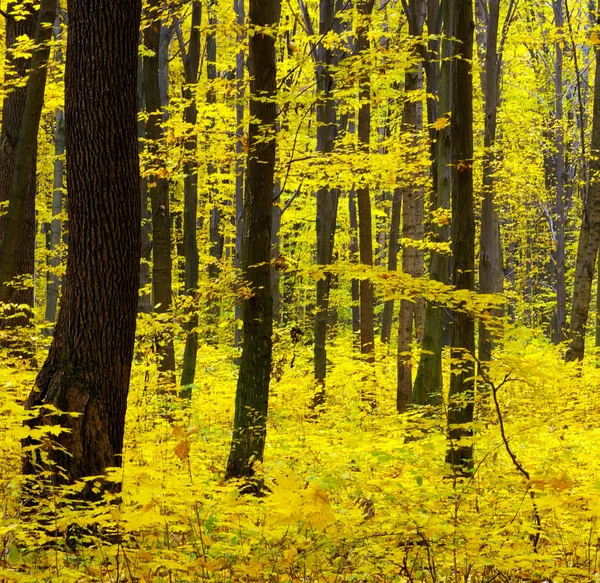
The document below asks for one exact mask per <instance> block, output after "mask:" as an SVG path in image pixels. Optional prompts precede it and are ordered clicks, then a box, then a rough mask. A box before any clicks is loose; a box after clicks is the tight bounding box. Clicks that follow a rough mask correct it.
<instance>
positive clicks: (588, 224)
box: [565, 50, 600, 362]
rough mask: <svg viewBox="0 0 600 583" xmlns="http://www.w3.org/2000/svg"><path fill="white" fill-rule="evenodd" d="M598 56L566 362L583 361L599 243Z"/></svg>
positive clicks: (599, 121)
mask: <svg viewBox="0 0 600 583" xmlns="http://www.w3.org/2000/svg"><path fill="white" fill-rule="evenodd" d="M599 57H600V55H599V54H598V50H596V77H595V81H594V115H593V122H592V143H591V152H590V154H591V156H590V162H589V164H590V168H589V172H590V177H591V181H590V186H589V188H588V197H587V200H586V201H585V204H584V208H583V217H582V220H581V230H580V233H579V248H578V252H577V265H576V267H575V283H574V286H573V307H572V311H571V328H570V334H571V344H570V346H569V349H568V350H567V353H566V356H565V359H566V360H567V362H569V361H573V360H583V355H584V351H585V332H586V325H587V319H588V314H589V309H590V301H591V296H592V282H593V279H594V269H595V266H596V259H597V256H598V246H599V242H600V180H599V178H598V176H599V173H600V159H599V156H600V58H599Z"/></svg>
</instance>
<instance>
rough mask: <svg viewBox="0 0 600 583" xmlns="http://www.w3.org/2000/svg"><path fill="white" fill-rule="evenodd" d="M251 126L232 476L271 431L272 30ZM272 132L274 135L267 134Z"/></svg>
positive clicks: (261, 58)
mask: <svg viewBox="0 0 600 583" xmlns="http://www.w3.org/2000/svg"><path fill="white" fill-rule="evenodd" d="M279 13H280V0H250V10H249V17H250V18H249V24H250V26H251V27H271V28H275V27H277V25H278V22H279ZM248 59H249V74H250V127H249V132H248V160H247V176H246V192H245V197H244V199H245V200H244V225H243V242H242V270H243V276H244V280H245V281H247V282H248V285H249V287H250V289H251V290H252V295H251V296H250V297H245V298H244V300H243V309H242V313H243V320H244V341H243V352H242V357H241V361H240V372H239V378H238V385H237V391H236V399H235V416H234V429H233V436H232V441H231V449H230V452H229V460H228V462H227V477H229V478H233V477H238V478H242V477H251V476H252V475H253V474H254V467H253V465H254V462H255V461H262V459H263V453H264V447H265V438H266V432H267V425H266V423H267V410H268V403H269V381H270V376H271V354H272V339H271V335H272V332H273V298H272V296H271V281H270V279H271V278H270V275H271V274H270V259H271V227H272V215H273V184H274V180H273V175H274V171H275V148H276V141H275V130H276V121H277V106H276V103H275V98H276V96H277V61H276V54H275V37H274V33H273V32H271V31H268V32H267V31H265V32H264V33H261V34H253V35H251V36H250V38H249V57H248ZM265 136H268V137H265Z"/></svg>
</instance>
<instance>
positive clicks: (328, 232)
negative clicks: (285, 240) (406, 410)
mask: <svg viewBox="0 0 600 583" xmlns="http://www.w3.org/2000/svg"><path fill="white" fill-rule="evenodd" d="M334 20H335V0H321V2H320V20H319V34H320V35H321V37H322V38H323V37H324V36H325V35H326V34H327V32H328V31H329V30H330V29H331V28H332V27H333V24H334ZM316 61H317V71H316V75H317V152H320V153H322V154H324V155H327V154H329V153H330V152H332V151H333V148H334V140H335V134H336V125H335V122H336V108H335V100H334V97H333V85H334V81H333V71H332V69H331V68H332V66H335V64H336V59H335V54H334V51H333V50H332V49H331V48H328V47H327V46H326V45H324V44H322V43H320V44H319V45H318V46H317V57H316ZM337 206H338V191H337V189H333V188H329V187H328V186H321V187H320V188H319V190H318V191H317V222H316V230H317V264H318V265H320V266H327V265H329V264H331V262H332V260H333V244H334V237H335V224H336V217H337ZM330 288H331V274H330V273H326V274H325V276H324V278H322V279H319V281H317V306H316V308H317V311H316V314H315V323H314V327H315V328H314V334H315V380H316V381H317V384H318V385H319V386H321V387H324V385H325V377H326V374H327V347H326V344H327V324H328V321H329V291H330ZM320 394H321V397H320V399H321V400H322V391H320Z"/></svg>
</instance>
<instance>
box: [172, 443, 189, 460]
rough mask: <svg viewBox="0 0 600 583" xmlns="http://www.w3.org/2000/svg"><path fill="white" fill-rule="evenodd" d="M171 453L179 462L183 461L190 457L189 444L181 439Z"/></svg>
mask: <svg viewBox="0 0 600 583" xmlns="http://www.w3.org/2000/svg"><path fill="white" fill-rule="evenodd" d="M173 451H174V452H175V455H176V456H177V457H178V458H179V459H180V460H184V459H185V458H187V457H188V456H189V455H190V442H189V441H188V440H187V439H183V440H182V441H180V442H179V443H178V444H177V445H176V446H175V449H174V450H173Z"/></svg>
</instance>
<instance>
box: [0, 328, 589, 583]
mask: <svg viewBox="0 0 600 583" xmlns="http://www.w3.org/2000/svg"><path fill="white" fill-rule="evenodd" d="M180 348H182V347H180ZM144 354H145V353H144V351H143V350H142V349H141V347H140V349H139V350H138V352H137V357H136V362H135V364H134V370H133V375H132V383H131V390H130V397H129V408H128V414H127V426H126V433H125V452H124V464H123V466H124V467H123V469H120V470H114V472H112V475H113V477H114V479H115V480H117V481H122V484H123V485H122V498H121V500H120V501H119V500H117V502H120V503H115V501H114V500H113V503H112V504H106V503H96V504H91V505H89V506H84V505H82V504H80V503H75V502H69V499H68V492H66V493H65V492H61V491H60V490H59V489H58V488H57V489H56V490H54V491H53V492H52V496H50V497H49V498H48V499H47V502H46V503H45V505H44V509H43V510H42V509H40V510H39V512H38V513H37V514H35V513H31V512H28V513H24V512H23V511H22V507H21V485H22V478H21V477H20V456H21V451H20V442H19V440H20V438H21V437H22V436H23V435H24V432H25V429H24V428H23V427H22V420H23V415H24V413H23V410H22V402H23V399H24V397H25V396H26V394H27V392H28V391H29V390H30V389H31V386H32V384H33V381H34V379H35V374H36V371H32V370H26V369H18V368H17V369H15V368H8V367H6V366H3V367H0V380H1V382H2V386H3V390H4V394H3V399H2V402H0V509H1V510H2V515H1V517H0V535H1V536H2V539H1V541H2V546H1V547H0V580H6V581H32V582H33V581H61V582H62V581H64V582H67V581H110V582H114V583H117V582H119V581H132V582H133V581H168V582H169V583H172V582H174V581H208V580H211V581H257V582H258V581H270V582H273V581H277V582H279V581H281V582H288V581H290V582H295V581H298V582H300V581H301V582H303V583H307V582H312V581H315V582H317V581H323V582H326V583H338V582H342V581H377V582H394V583H396V582H404V581H409V582H417V581H429V582H431V583H436V582H438V581H440V582H441V581H456V582H458V581H465V582H466V581H469V582H475V581H478V582H479V581H481V582H491V581H494V580H498V581H540V582H541V581H552V582H556V583H558V582H560V581H590V580H591V581H594V580H596V581H600V573H599V571H600V567H599V565H598V553H599V551H600V531H599V528H598V527H599V521H598V518H599V517H600V369H596V368H595V366H594V363H593V359H590V361H589V363H586V365H585V366H584V367H583V368H577V367H576V366H575V365H565V364H564V363H563V362H562V359H561V358H560V352H559V350H558V349H557V348H555V347H552V346H550V345H549V344H548V343H547V342H546V341H545V340H543V339H541V338H540V337H537V336H535V335H534V334H533V333H531V332H529V331H527V330H524V329H517V330H514V331H512V332H511V333H510V334H509V335H508V336H507V337H506V338H505V340H504V347H503V348H502V350H497V352H496V359H495V360H494V362H493V364H492V366H491V371H490V375H491V377H492V378H493V379H495V380H502V379H504V378H505V377H506V375H507V374H508V379H509V380H508V382H507V383H506V384H504V385H503V386H502V388H501V389H500V391H499V393H498V396H499V402H500V407H501V411H502V417H503V421H504V423H505V427H506V436H507V440H508V443H509V447H510V450H511V452H512V453H513V454H514V455H515V456H516V459H517V460H518V463H519V464H520V465H521V467H522V468H523V469H525V470H526V472H527V473H528V474H529V479H526V478H525V477H524V474H523V473H522V472H521V471H519V470H518V469H517V468H516V466H515V464H514V462H513V461H512V460H511V458H510V457H509V455H508V453H507V450H506V444H505V443H504V441H503V439H502V437H501V433H500V428H499V423H498V417H497V413H496V411H495V408H494V406H493V401H492V400H491V399H490V398H489V397H488V398H487V399H478V402H477V406H476V417H477V420H476V422H475V423H474V426H473V429H474V431H475V438H474V441H475V457H476V459H475V470H476V471H475V472H474V474H473V476H472V477H471V478H469V479H457V478H455V477H453V476H451V475H448V474H449V470H448V468H447V467H446V466H445V463H444V453H445V448H446V440H445V435H444V427H445V425H444V421H443V414H439V413H438V414H435V413H433V412H431V411H420V412H410V413H408V414H405V415H401V416H399V415H397V414H396V413H395V382H396V366H395V355H394V354H393V353H392V351H388V349H387V348H386V347H383V346H378V353H377V354H378V357H377V361H376V363H375V365H374V367H373V368H370V367H369V366H368V365H366V364H364V363H362V362H360V361H359V360H358V356H357V353H356V352H355V351H353V349H352V342H351V339H350V338H340V339H338V340H337V341H336V343H335V345H334V346H332V347H331V349H330V350H329V354H328V357H329V359H330V361H331V362H332V363H334V364H332V365H331V369H330V373H329V376H328V385H327V399H326V406H325V408H324V409H323V410H322V411H321V412H320V414H319V415H318V416H315V414H314V413H313V412H312V411H311V409H310V403H311V399H312V396H313V394H314V386H313V382H312V347H311V346H308V345H305V344H304V343H302V342H301V343H299V344H297V345H296V346H292V344H291V343H286V342H284V341H280V342H278V343H276V346H275V354H274V361H275V366H274V378H273V382H272V387H271V397H270V411H269V424H268V436H267V448H266V453H265V460H264V464H263V465H262V467H260V468H259V473H260V475H261V476H262V477H263V478H264V481H265V484H266V485H267V486H268V488H269V492H268V493H267V494H266V495H265V496H264V497H262V498H254V497H251V496H240V494H239V489H238V486H237V485H236V484H234V483H227V482H224V481H223V474H224V468H225V463H226V459H227V454H228V449H229V440H230V437H231V423H232V419H233V405H234V395H235V387H236V367H235V365H234V364H233V356H234V353H233V351H231V350H230V349H226V348H218V347H216V346H210V345H206V344H203V345H201V346H200V350H199V354H198V368H197V375H196V379H197V380H196V385H195V386H194V389H193V399H192V401H191V403H188V404H186V403H183V402H181V401H179V400H178V399H176V398H173V399H170V398H168V397H165V396H164V395H161V394H160V393H159V392H158V391H157V384H156V373H155V366H154V365H152V364H149V363H148V362H147V361H146V360H145V358H144V357H143V355H144ZM41 361H43V355H42V354H41V355H40V362H41ZM446 380H447V379H446ZM365 394H369V395H375V398H376V402H377V406H376V407H375V409H371V407H370V406H368V405H367V404H366V403H365V401H364V399H363V397H364V395H365ZM479 394H483V391H480V393H479ZM71 491H72V490H71ZM536 516H537V517H538V518H539V521H540V524H539V525H538V524H537V522H536V521H537V519H536ZM74 525H77V526H78V528H74ZM57 534H58V539H57ZM73 537H75V538H78V539H79V542H78V543H73V540H72V539H73ZM57 540H58V543H56V541H57Z"/></svg>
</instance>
